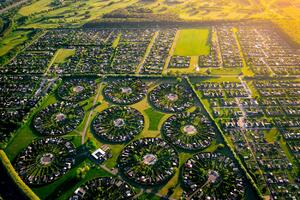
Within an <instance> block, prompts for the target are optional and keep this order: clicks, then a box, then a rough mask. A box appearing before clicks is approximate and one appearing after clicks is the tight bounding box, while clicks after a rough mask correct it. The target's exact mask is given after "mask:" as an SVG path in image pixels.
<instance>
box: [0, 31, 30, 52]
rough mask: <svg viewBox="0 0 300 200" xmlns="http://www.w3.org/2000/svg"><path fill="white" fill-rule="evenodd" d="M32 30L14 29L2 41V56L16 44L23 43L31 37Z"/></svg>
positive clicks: (0, 44)
mask: <svg viewBox="0 0 300 200" xmlns="http://www.w3.org/2000/svg"><path fill="white" fill-rule="evenodd" d="M30 33H31V31H23V30H22V31H13V32H12V33H10V34H8V35H7V36H6V37H4V38H3V39H2V40H1V41H0V56H3V55H4V54H6V53H8V52H9V51H10V50H12V49H14V48H15V47H16V46H18V45H20V44H23V43H24V42H25V41H26V40H27V39H28V37H29V34H30Z"/></svg>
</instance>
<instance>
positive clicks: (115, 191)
mask: <svg viewBox="0 0 300 200" xmlns="http://www.w3.org/2000/svg"><path fill="white" fill-rule="evenodd" d="M134 195H135V193H134V191H133V189H132V187H131V186H129V185H128V184H127V183H126V182H124V181H121V180H119V179H115V178H112V177H102V178H95V179H92V180H90V181H88V182H87V183H85V184H84V185H82V186H80V187H79V188H78V189H77V190H76V191H75V192H74V194H73V195H72V196H71V197H70V199H78V200H81V199H82V200H84V199H115V200H121V199H133V197H134Z"/></svg>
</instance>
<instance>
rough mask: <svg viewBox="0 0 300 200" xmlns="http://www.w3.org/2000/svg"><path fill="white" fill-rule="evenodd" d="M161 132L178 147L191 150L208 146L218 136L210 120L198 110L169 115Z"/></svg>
mask: <svg viewBox="0 0 300 200" xmlns="http://www.w3.org/2000/svg"><path fill="white" fill-rule="evenodd" d="M161 133H162V135H163V137H164V138H165V139H166V140H167V141H169V142H170V143H172V144H173V145H175V146H176V147H178V148H181V149H183V150H191V151H193V150H200V149H204V148H206V147H208V146H209V145H210V144H211V141H212V140H213V139H215V137H216V136H215V134H216V133H215V130H214V128H213V126H212V124H211V122H210V120H209V119H208V118H207V117H206V116H205V115H203V114H202V113H201V112H200V111H198V110H197V111H195V112H193V113H190V112H184V113H180V114H176V115H173V116H171V117H169V118H168V119H167V120H166V121H165V122H164V124H163V126H162V129H161Z"/></svg>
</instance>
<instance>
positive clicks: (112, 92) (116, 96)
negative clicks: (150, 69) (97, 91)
mask: <svg viewBox="0 0 300 200" xmlns="http://www.w3.org/2000/svg"><path fill="white" fill-rule="evenodd" d="M146 94H147V87H146V84H145V83H144V82H143V81H141V80H140V79H132V78H129V79H125V80H124V79H121V80H117V81H114V82H110V83H109V85H107V86H106V87H105V88H104V90H103V95H104V97H105V98H106V99H107V100H108V101H110V102H113V103H115V104H120V105H130V104H134V103H137V102H139V101H141V100H142V99H143V98H144V97H145V96H146Z"/></svg>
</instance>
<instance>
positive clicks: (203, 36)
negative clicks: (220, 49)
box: [174, 29, 210, 56]
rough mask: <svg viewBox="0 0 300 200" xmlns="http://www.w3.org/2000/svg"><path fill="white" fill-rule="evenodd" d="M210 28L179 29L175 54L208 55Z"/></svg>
mask: <svg viewBox="0 0 300 200" xmlns="http://www.w3.org/2000/svg"><path fill="white" fill-rule="evenodd" d="M208 40H209V29H183V30H179V38H178V40H177V41H176V47H175V51H174V55H177V56H199V55H208V54H209V51H210V48H209V41H208Z"/></svg>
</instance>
